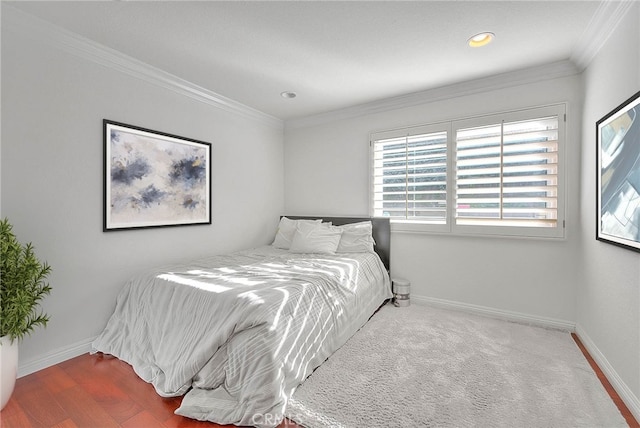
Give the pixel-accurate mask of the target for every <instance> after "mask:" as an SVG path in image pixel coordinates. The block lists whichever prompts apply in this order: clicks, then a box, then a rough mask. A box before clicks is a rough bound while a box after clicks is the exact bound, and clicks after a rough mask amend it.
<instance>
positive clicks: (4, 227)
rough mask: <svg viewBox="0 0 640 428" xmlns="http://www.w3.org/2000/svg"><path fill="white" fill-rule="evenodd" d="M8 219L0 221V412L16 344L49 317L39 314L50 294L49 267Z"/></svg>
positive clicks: (11, 380)
mask: <svg viewBox="0 0 640 428" xmlns="http://www.w3.org/2000/svg"><path fill="white" fill-rule="evenodd" d="M12 229H13V226H12V225H11V223H9V220H8V219H6V218H5V219H3V220H0V382H1V387H2V389H1V390H0V404H1V407H0V409H2V408H4V406H5V405H6V404H7V402H8V401H9V398H10V397H11V394H12V393H13V388H14V386H15V382H16V377H17V374H18V341H20V340H21V339H22V338H23V337H24V336H25V335H27V334H31V332H32V331H33V330H34V328H35V327H37V326H43V327H44V326H46V325H47V322H48V321H49V316H48V315H46V314H44V313H42V312H41V311H40V312H39V311H38V306H39V304H40V301H41V300H42V299H43V298H44V296H46V295H48V294H49V293H50V292H51V287H50V286H49V284H48V283H46V282H45V279H46V277H47V275H49V273H50V272H51V267H50V266H49V265H48V264H47V263H46V262H44V263H43V262H41V261H40V260H38V258H37V257H36V255H35V253H34V249H33V245H31V243H28V244H25V245H23V244H21V243H20V242H19V241H18V239H17V238H16V236H15V235H14V234H13V230H12Z"/></svg>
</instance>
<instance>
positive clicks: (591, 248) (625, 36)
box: [576, 4, 640, 420]
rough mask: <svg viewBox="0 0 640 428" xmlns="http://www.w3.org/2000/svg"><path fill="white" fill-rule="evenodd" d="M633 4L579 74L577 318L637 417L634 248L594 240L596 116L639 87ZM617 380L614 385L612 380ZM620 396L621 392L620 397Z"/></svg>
mask: <svg viewBox="0 0 640 428" xmlns="http://www.w3.org/2000/svg"><path fill="white" fill-rule="evenodd" d="M639 28H640V4H635V5H634V7H633V9H631V11H630V12H629V13H628V14H627V16H626V17H625V20H624V21H623V22H622V23H621V25H620V26H618V28H617V30H616V32H615V33H614V34H613V35H612V36H611V37H610V39H609V40H608V41H607V43H606V44H605V45H604V47H603V48H602V49H600V51H599V53H598V55H597V56H596V57H595V58H594V60H593V61H592V62H591V64H590V65H589V67H588V68H587V70H586V71H585V73H584V88H585V95H584V100H585V101H584V113H583V115H582V118H583V119H582V120H583V123H582V134H583V139H582V155H581V159H582V173H581V183H580V184H581V186H580V192H581V194H582V198H581V204H580V208H581V209H580V211H581V214H582V218H581V230H580V238H581V240H580V241H581V242H580V243H581V245H580V247H581V251H582V253H583V254H582V263H581V265H580V266H579V268H580V269H579V271H580V272H581V273H582V276H581V278H580V279H581V280H580V281H579V282H578V289H577V302H578V306H577V318H576V319H577V323H578V332H579V333H580V335H581V337H584V339H585V340H586V341H588V342H590V343H591V345H592V346H594V347H595V348H597V349H595V350H594V352H595V353H596V354H597V355H596V356H598V357H599V358H600V361H598V362H599V364H600V365H601V366H603V367H604V368H605V369H609V370H610V372H609V373H607V374H608V377H609V378H610V379H611V380H612V382H614V386H616V389H617V390H618V392H620V393H621V395H622V394H625V395H626V398H627V400H626V401H627V404H628V405H630V407H632V411H634V414H635V416H636V418H638V419H639V420H640V400H639V398H638V397H640V253H636V252H633V251H629V250H626V249H622V248H618V247H615V246H613V245H609V244H607V243H602V242H599V241H596V240H595V225H596V209H595V206H596V202H595V186H596V182H595V180H596V171H595V163H596V160H595V154H596V141H595V134H596V132H595V123H596V121H598V120H599V119H600V118H601V117H603V116H604V115H605V114H607V113H608V112H609V111H611V110H612V109H613V108H615V107H616V106H618V105H619V104H620V103H622V102H623V101H625V100H626V99H627V98H629V97H630V96H631V95H633V94H634V93H636V92H637V91H639V90H640V30H639ZM616 383H617V385H616ZM623 398H624V397H623Z"/></svg>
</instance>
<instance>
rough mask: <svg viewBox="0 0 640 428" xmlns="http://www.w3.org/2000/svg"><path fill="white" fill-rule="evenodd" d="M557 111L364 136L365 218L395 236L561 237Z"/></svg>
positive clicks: (560, 114) (560, 116)
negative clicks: (385, 222)
mask: <svg viewBox="0 0 640 428" xmlns="http://www.w3.org/2000/svg"><path fill="white" fill-rule="evenodd" d="M564 118H565V106H564V105H556V106H550V107H540V108H535V109H528V110H522V111H517V112H510V113H505V114H499V115H491V116H482V117H476V118H469V119H461V120H456V121H452V122H447V123H441V124H434V125H428V126H420V127H412V128H406V129H399V130H394V131H385V132H377V133H373V134H372V135H371V153H372V178H371V182H372V193H371V209H372V215H374V216H380V217H390V218H391V220H392V223H393V224H394V229H396V230H419V231H437V232H454V233H460V234H466V233H469V234H492V235H493V234H495V235H515V236H536V237H562V236H564V222H563V218H564V192H563V186H564V185H563V182H564V180H563V175H562V174H563V171H562V163H561V160H562V153H563V147H564V124H565V119H564Z"/></svg>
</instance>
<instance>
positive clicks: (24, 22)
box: [2, 3, 284, 129]
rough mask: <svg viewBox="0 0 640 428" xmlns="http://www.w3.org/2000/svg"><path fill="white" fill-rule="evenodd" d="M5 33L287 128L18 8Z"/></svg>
mask: <svg viewBox="0 0 640 428" xmlns="http://www.w3.org/2000/svg"><path fill="white" fill-rule="evenodd" d="M2 14H3V15H4V16H3V18H4V19H3V20H2V21H3V22H2V26H3V30H4V29H6V30H8V31H11V32H13V33H17V34H20V35H23V36H26V37H29V38H31V39H33V40H36V41H39V42H43V43H46V44H48V45H50V46H52V47H55V48H58V49H61V50H63V51H65V52H67V53H70V54H72V55H74V56H77V57H80V58H83V59H85V60H87V61H91V62H93V63H96V64H100V65H103V66H105V67H108V68H110V69H112V70H115V71H118V72H121V73H124V74H127V75H129V76H132V77H135V78H138V79H141V80H143V81H145V82H147V83H150V84H153V85H156V86H159V87H161V88H164V89H168V90H170V91H173V92H175V93H178V94H180V95H183V96H186V97H189V98H192V99H194V100H197V101H200V102H203V103H205V104H208V105H210V106H213V107H216V108H219V109H221V110H224V111H226V112H228V113H232V114H236V115H238V116H242V117H244V118H247V119H251V120H255V121H258V122H260V123H262V124H265V125H268V126H270V127H274V128H277V129H283V128H284V122H283V121H282V120H280V119H278V118H276V117H273V116H271V115H268V114H266V113H263V112H261V111H259V110H256V109H254V108H251V107H248V106H246V105H244V104H242V103H239V102H237V101H234V100H232V99H230V98H227V97H225V96H223V95H220V94H217V93H215V92H213V91H210V90H208V89H206V88H203V87H201V86H198V85H196V84H193V83H191V82H189V81H187V80H185V79H182V78H180V77H178V76H175V75H173V74H171V73H167V72H166V71H163V70H161V69H159V68H157V67H154V66H152V65H149V64H147V63H144V62H142V61H140V60H137V59H135V58H133V57H130V56H128V55H125V54H123V53H122V52H119V51H117V50H115V49H111V48H109V47H106V46H104V45H101V44H99V43H97V42H94V41H92V40H90V39H87V38H85V37H82V36H80V35H78V34H76V33H73V32H71V31H68V30H66V29H64V28H61V27H59V26H57V25H54V24H52V23H50V22H47V21H44V20H42V19H40V18H37V17H35V16H33V15H30V14H28V13H25V12H22V11H20V10H18V9H16V8H13V7H11V6H8V5H7V4H6V3H4V4H2Z"/></svg>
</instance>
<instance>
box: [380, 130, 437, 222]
mask: <svg viewBox="0 0 640 428" xmlns="http://www.w3.org/2000/svg"><path fill="white" fill-rule="evenodd" d="M447 140H448V131H447V130H441V129H440V130H436V131H433V130H430V131H428V130H425V129H412V130H404V131H398V132H386V133H378V134H373V135H372V141H371V144H372V152H373V178H372V181H373V186H372V187H373V189H372V191H373V193H372V199H373V201H372V202H373V203H372V205H373V215H374V216H379V217H390V218H392V219H401V220H407V221H418V222H427V223H434V224H445V223H446V221H447Z"/></svg>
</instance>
